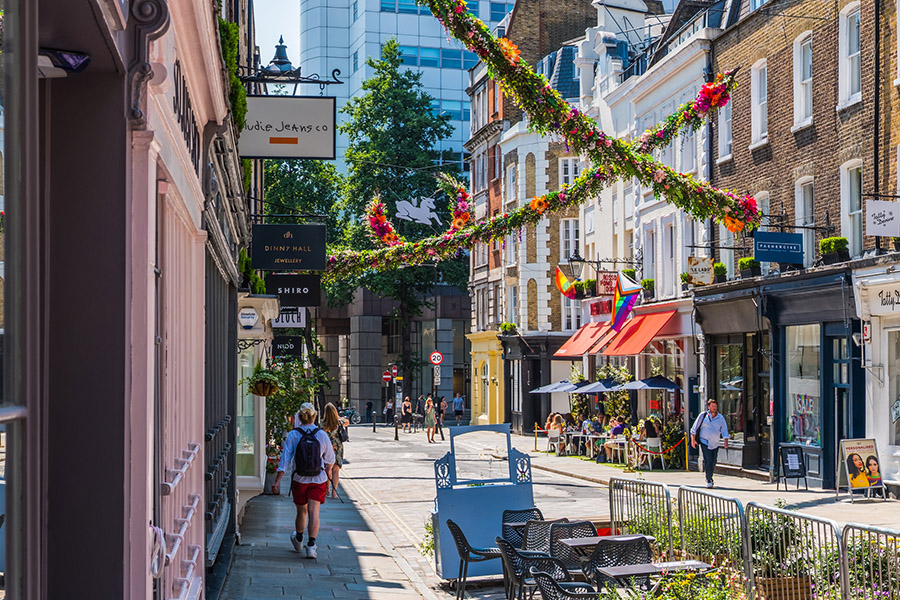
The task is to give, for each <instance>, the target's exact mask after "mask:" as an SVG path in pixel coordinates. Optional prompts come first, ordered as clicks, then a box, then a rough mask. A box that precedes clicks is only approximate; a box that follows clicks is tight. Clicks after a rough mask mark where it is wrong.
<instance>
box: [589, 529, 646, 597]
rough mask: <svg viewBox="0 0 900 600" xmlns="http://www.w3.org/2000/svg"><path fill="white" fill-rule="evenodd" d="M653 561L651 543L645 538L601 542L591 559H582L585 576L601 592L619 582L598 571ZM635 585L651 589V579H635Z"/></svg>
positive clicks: (643, 577)
mask: <svg viewBox="0 0 900 600" xmlns="http://www.w3.org/2000/svg"><path fill="white" fill-rule="evenodd" d="M651 560H653V551H652V550H651V548H650V541H649V540H648V539H647V538H645V537H644V536H634V537H627V538H620V539H617V540H600V543H598V544H597V546H596V547H595V548H594V552H593V553H592V554H591V555H590V556H589V557H584V558H582V559H581V570H582V571H583V572H584V576H585V577H587V580H588V581H590V582H591V583H592V584H594V586H595V587H596V588H597V589H598V590H599V589H601V588H602V587H605V586H613V587H615V586H616V585H617V581H616V580H615V579H613V578H611V577H607V576H606V575H604V574H603V573H601V572H600V571H599V570H598V569H599V568H601V567H620V566H623V565H645V564H649V563H650V561H651ZM633 584H634V585H636V586H639V587H645V588H646V587H649V586H650V577H649V576H646V575H645V576H642V577H635V578H634V579H633Z"/></svg>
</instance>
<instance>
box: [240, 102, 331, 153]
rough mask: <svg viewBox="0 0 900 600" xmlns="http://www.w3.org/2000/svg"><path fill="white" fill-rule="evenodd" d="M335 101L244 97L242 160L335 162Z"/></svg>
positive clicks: (241, 139) (241, 140) (241, 141)
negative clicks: (245, 109)
mask: <svg viewBox="0 0 900 600" xmlns="http://www.w3.org/2000/svg"><path fill="white" fill-rule="evenodd" d="M336 116H337V111H336V104H335V99H334V98H333V97H326V96H247V121H246V124H245V125H244V129H243V131H241V137H240V153H241V157H242V158H281V159H288V158H315V159H323V160H334V158H335V139H336V137H335V120H336Z"/></svg>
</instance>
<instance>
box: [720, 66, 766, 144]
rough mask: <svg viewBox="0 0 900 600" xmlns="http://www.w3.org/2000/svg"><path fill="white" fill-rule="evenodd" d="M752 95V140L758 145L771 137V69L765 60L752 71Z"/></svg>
mask: <svg viewBox="0 0 900 600" xmlns="http://www.w3.org/2000/svg"><path fill="white" fill-rule="evenodd" d="M750 94H751V104H750V121H751V129H752V139H753V143H754V144H756V143H759V142H762V141H764V140H766V139H767V137H768V135H769V68H768V66H767V64H766V61H765V60H761V61H758V62H757V63H756V64H754V65H753V70H752V71H750ZM729 104H730V103H729Z"/></svg>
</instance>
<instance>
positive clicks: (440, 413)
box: [438, 396, 447, 439]
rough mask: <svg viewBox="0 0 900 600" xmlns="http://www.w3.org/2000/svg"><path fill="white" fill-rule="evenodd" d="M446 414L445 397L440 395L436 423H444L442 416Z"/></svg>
mask: <svg viewBox="0 0 900 600" xmlns="http://www.w3.org/2000/svg"><path fill="white" fill-rule="evenodd" d="M446 414H447V399H446V397H444V396H441V403H440V404H439V405H438V424H439V425H441V426H443V425H444V416H445V415H446ZM442 439H443V438H442Z"/></svg>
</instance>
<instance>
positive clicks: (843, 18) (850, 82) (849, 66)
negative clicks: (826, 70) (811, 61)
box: [838, 2, 862, 108]
mask: <svg viewBox="0 0 900 600" xmlns="http://www.w3.org/2000/svg"><path fill="white" fill-rule="evenodd" d="M859 26H860V10H859V2H851V3H850V4H848V5H847V6H845V7H844V8H843V10H841V14H840V19H839V23H838V35H839V37H838V58H839V64H838V86H839V88H838V108H842V107H844V106H847V105H849V104H853V103H855V102H857V101H859V100H860V99H862V93H861V92H862V71H861V63H860V52H859V50H860V35H859Z"/></svg>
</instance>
